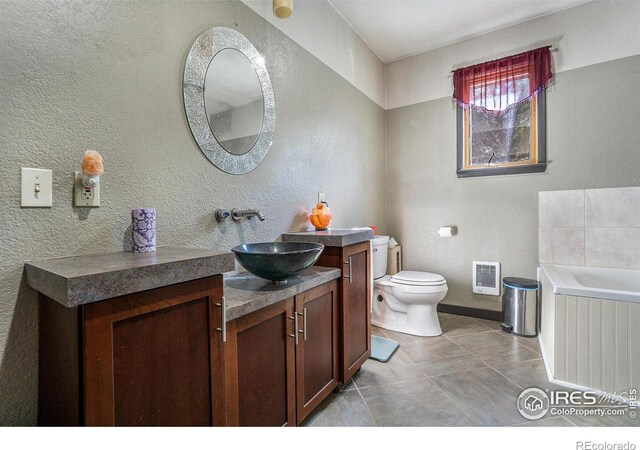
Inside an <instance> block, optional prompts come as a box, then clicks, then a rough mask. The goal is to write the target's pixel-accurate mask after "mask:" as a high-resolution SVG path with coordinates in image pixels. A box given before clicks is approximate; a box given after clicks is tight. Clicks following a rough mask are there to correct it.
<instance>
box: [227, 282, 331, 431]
mask: <svg viewBox="0 0 640 450" xmlns="http://www.w3.org/2000/svg"><path fill="white" fill-rule="evenodd" d="M338 307H339V303H338V282H337V280H334V281H331V282H329V283H325V284H323V285H320V286H318V287H315V288H312V289H310V290H308V291H305V292H302V293H300V294H298V295H296V296H295V298H290V299H287V300H284V301H281V302H279V303H276V304H274V305H271V306H268V307H265V308H262V309H260V310H258V311H255V312H253V313H250V314H248V315H246V316H242V317H240V318H238V319H236V320H233V321H231V322H228V323H227V343H226V345H227V349H226V361H225V367H226V370H227V374H226V380H227V393H226V397H227V423H228V424H229V425H240V426H283V425H292V426H294V425H297V424H299V423H300V422H302V420H304V418H305V417H307V415H308V414H309V413H310V412H311V411H312V410H313V409H314V408H315V407H316V406H318V404H319V403H320V402H321V401H322V400H323V399H324V398H325V397H327V395H329V394H330V393H331V391H332V390H333V389H334V388H335V387H336V386H338V383H339V347H338V345H339V329H338V323H339V322H338V318H339V317H338Z"/></svg>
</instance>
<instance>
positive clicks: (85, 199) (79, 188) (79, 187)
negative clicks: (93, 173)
mask: <svg viewBox="0 0 640 450" xmlns="http://www.w3.org/2000/svg"><path fill="white" fill-rule="evenodd" d="M73 203H74V206H76V207H81V208H96V207H98V206H100V183H98V185H97V186H96V187H93V188H88V187H86V186H84V185H83V184H82V173H81V172H76V173H75V184H74V186H73Z"/></svg>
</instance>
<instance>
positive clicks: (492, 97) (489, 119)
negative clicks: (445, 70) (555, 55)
mask: <svg viewBox="0 0 640 450" xmlns="http://www.w3.org/2000/svg"><path fill="white" fill-rule="evenodd" d="M545 54H546V55H549V48H548V47H543V48H542V49H537V50H532V51H531V52H525V53H522V54H519V55H515V56H511V57H508V58H503V59H501V60H496V61H490V62H488V63H483V64H479V65H476V66H471V67H467V68H463V69H458V70H457V71H455V72H454V86H455V91H454V96H455V98H456V99H457V100H458V123H457V127H458V170H457V173H458V177H470V176H483V175H504V174H514V173H527V172H544V171H545V170H546V148H545V143H546V142H545V141H546V135H545V125H546V120H545V110H546V108H545V92H544V86H545V85H546V83H547V82H548V80H549V79H550V78H551V70H550V57H547V59H545V56H544V55H545Z"/></svg>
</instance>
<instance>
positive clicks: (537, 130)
mask: <svg viewBox="0 0 640 450" xmlns="http://www.w3.org/2000/svg"><path fill="white" fill-rule="evenodd" d="M527 101H531V102H532V109H531V111H532V127H531V128H532V137H533V141H534V143H535V145H534V147H533V148H532V149H531V152H532V155H534V156H535V158H532V160H533V161H535V162H529V161H527V162H521V161H518V162H513V163H506V164H505V163H503V164H499V165H492V166H484V167H483V166H480V165H477V166H469V165H468V164H467V161H468V159H467V158H468V155H469V151H470V149H469V135H470V133H471V129H470V125H469V115H470V110H471V108H470V107H469V106H463V105H462V104H460V103H458V104H457V106H456V108H457V118H456V128H457V130H456V138H457V153H458V155H457V170H456V173H457V175H458V178H466V177H481V176H492V175H515V174H523V173H541V172H545V171H546V170H547V145H546V142H547V130H546V128H547V127H546V125H547V114H546V111H547V107H546V93H545V90H544V89H541V90H540V91H539V92H538V93H537V94H534V95H532V96H531V97H530V98H529V99H528V100H527Z"/></svg>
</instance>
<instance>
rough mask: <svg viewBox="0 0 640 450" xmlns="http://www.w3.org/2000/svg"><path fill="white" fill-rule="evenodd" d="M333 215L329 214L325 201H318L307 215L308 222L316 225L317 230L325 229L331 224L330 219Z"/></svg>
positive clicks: (329, 210)
mask: <svg viewBox="0 0 640 450" xmlns="http://www.w3.org/2000/svg"><path fill="white" fill-rule="evenodd" d="M332 218H333V216H332V215H331V209H329V205H327V204H326V203H325V202H321V203H318V204H317V205H316V206H315V207H314V208H313V209H312V210H311V214H310V215H309V222H311V225H313V226H314V227H316V230H317V231H324V230H326V229H327V228H328V227H329V225H330V224H331V219H332Z"/></svg>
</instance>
